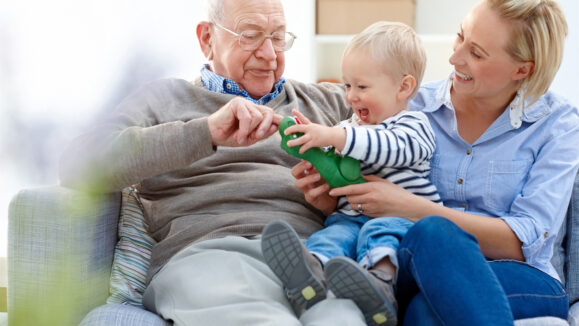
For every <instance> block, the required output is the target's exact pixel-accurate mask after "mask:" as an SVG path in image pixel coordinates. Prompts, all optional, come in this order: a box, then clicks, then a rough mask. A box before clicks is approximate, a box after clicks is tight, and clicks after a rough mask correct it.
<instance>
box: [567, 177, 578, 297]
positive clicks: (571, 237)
mask: <svg viewBox="0 0 579 326" xmlns="http://www.w3.org/2000/svg"><path fill="white" fill-rule="evenodd" d="M565 250H566V256H565V287H566V288H567V292H568V293H569V303H571V304H574V303H576V302H579V173H578V174H577V177H576V178H575V184H574V185H573V193H572V195H571V201H570V202H569V209H568V210H567V243H566V248H565Z"/></svg>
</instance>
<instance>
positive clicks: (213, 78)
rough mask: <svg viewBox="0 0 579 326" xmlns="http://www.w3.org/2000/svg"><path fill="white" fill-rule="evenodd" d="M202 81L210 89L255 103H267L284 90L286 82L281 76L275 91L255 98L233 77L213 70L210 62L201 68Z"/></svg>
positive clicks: (274, 88) (274, 87)
mask: <svg viewBox="0 0 579 326" xmlns="http://www.w3.org/2000/svg"><path fill="white" fill-rule="evenodd" d="M201 82H202V83H203V86H205V87H206V88H207V89H208V90H210V91H213V92H217V93H222V94H231V95H237V96H241V97H243V98H245V99H248V100H250V101H252V102H253V103H256V104H260V105H265V104H267V103H268V102H269V101H271V100H273V99H274V98H276V97H277V96H278V95H279V94H280V93H281V91H282V90H283V84H285V78H284V77H281V78H280V79H279V80H278V81H277V82H276V83H275V85H274V86H273V91H272V92H271V93H269V94H266V95H264V96H263V97H261V98H260V99H254V98H252V97H251V96H249V93H247V91H246V90H244V89H241V88H240V87H239V85H237V83H236V82H234V81H233V80H231V79H227V78H223V77H222V76H219V75H218V74H216V73H214V72H213V71H211V68H210V67H209V65H208V64H205V65H203V67H202V68H201Z"/></svg>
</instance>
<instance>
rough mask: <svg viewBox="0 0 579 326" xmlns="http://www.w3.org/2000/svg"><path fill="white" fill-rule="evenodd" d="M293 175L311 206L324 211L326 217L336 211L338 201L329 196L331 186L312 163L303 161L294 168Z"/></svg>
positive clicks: (297, 185)
mask: <svg viewBox="0 0 579 326" xmlns="http://www.w3.org/2000/svg"><path fill="white" fill-rule="evenodd" d="M292 175H293V177H294V178H296V187H297V188H298V189H299V190H301V191H302V192H303V193H304V196H305V198H306V201H307V202H308V203H310V205H312V206H314V207H315V208H317V209H319V210H320V211H322V213H324V215H326V216H328V215H330V214H331V213H332V212H333V211H334V210H335V209H336V205H337V204H338V199H337V198H336V197H332V196H330V195H329V194H328V192H329V191H330V186H329V185H328V184H327V183H326V181H325V180H324V179H323V178H322V177H321V176H320V174H319V173H318V171H317V170H316V169H315V168H314V166H313V165H312V163H310V162H308V161H301V162H300V163H298V164H296V166H294V167H293V168H292Z"/></svg>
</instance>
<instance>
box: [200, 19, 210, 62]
mask: <svg viewBox="0 0 579 326" xmlns="http://www.w3.org/2000/svg"><path fill="white" fill-rule="evenodd" d="M213 37H214V36H213V24H211V23H210V22H208V21H202V22H200V23H199V24H198V25H197V40H199V46H201V51H202V52H203V54H204V55H205V57H206V58H207V60H209V61H211V60H212V59H213Z"/></svg>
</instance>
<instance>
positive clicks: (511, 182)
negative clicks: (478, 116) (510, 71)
mask: <svg viewBox="0 0 579 326" xmlns="http://www.w3.org/2000/svg"><path fill="white" fill-rule="evenodd" d="M451 85H452V83H451V81H450V80H442V81H438V82H434V83H429V84H426V85H423V86H422V87H421V88H420V91H419V93H418V95H417V96H416V97H415V98H414V99H413V100H412V102H411V103H410V109H411V110H419V111H422V112H424V113H426V115H427V116H428V118H429V119H430V123H431V125H432V127H433V129H434V132H435V135H436V150H435V153H434V156H433V158H432V160H431V173H430V179H431V181H432V183H433V184H434V185H435V186H436V187H437V188H438V191H439V193H440V197H441V199H442V201H443V202H444V205H445V206H447V207H450V208H454V209H458V210H462V211H466V212H468V213H472V214H477V215H483V216H489V217H498V218H501V219H503V220H504V221H505V222H506V223H507V224H508V225H509V226H510V227H511V229H512V230H513V231H514V232H515V234H516V235H517V236H518V238H519V239H520V240H521V242H523V247H522V250H523V254H524V256H525V259H526V261H527V263H529V264H530V265H532V266H534V267H536V268H539V269H540V270H542V271H544V272H546V273H548V274H549V275H551V276H552V277H554V278H556V279H559V276H558V275H557V273H556V271H555V269H554V267H553V265H552V264H551V257H552V254H553V247H554V242H555V238H556V237H557V233H558V232H559V229H560V228H561V226H562V224H563V221H564V220H565V213H566V211H567V206H568V203H569V199H570V197H571V190H572V186H573V182H574V180H575V175H576V174H577V169H578V168H579V146H577V145H576V141H577V140H578V139H579V110H578V109H577V108H576V107H574V106H572V105H571V104H570V103H569V102H567V101H566V100H565V99H563V98H561V97H559V96H557V95H555V94H553V93H551V92H547V93H546V94H545V95H543V96H542V97H541V98H540V99H539V100H538V101H537V102H535V103H534V104H533V105H531V106H529V107H527V108H525V110H524V111H523V114H522V116H520V117H518V116H517V115H514V116H513V115H511V114H510V112H509V111H510V107H511V106H512V103H511V105H509V107H508V108H506V109H505V112H504V113H503V114H502V115H501V116H500V117H499V118H498V119H497V120H496V121H494V122H493V124H492V125H491V126H490V127H489V128H488V129H487V130H486V131H485V132H484V133H483V134H482V136H481V137H480V138H479V139H477V140H476V141H475V142H474V143H473V144H472V145H470V144H468V143H467V142H465V141H464V140H462V138H461V137H460V136H459V134H458V130H457V124H456V115H455V111H454V107H453V105H452V103H451V101H450V88H451ZM517 118H518V120H519V121H520V122H522V123H520V124H517V123H516V122H517V121H516V119H517ZM511 120H513V121H512V122H511ZM518 125H520V127H518V128H517V126H518Z"/></svg>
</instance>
